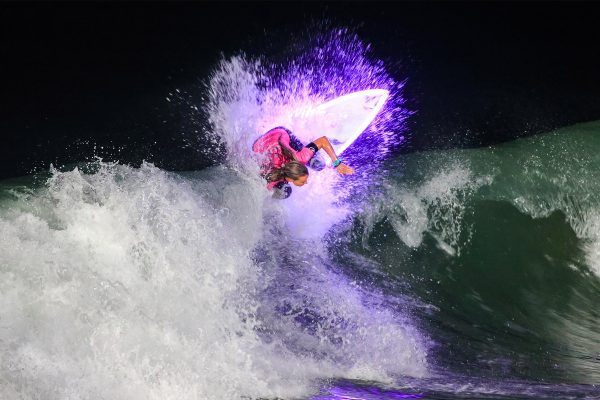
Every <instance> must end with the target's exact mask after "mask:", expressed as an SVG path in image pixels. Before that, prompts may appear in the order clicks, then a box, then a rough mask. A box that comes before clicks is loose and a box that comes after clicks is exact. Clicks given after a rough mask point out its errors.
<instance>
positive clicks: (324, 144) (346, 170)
mask: <svg viewBox="0 0 600 400" xmlns="http://www.w3.org/2000/svg"><path fill="white" fill-rule="evenodd" d="M313 143H314V144H315V146H317V150H320V149H323V150H325V153H327V155H328V156H329V158H331V162H335V160H337V159H338V158H337V156H336V155H335V151H333V146H332V145H331V142H330V141H329V139H327V137H326V136H321V137H320V138H318V139H316V140H314V141H313ZM335 169H336V170H337V172H339V173H340V174H342V175H351V174H353V173H354V170H353V169H352V168H351V167H349V166H347V165H346V164H344V163H340V164H339V165H338V166H337V167H335Z"/></svg>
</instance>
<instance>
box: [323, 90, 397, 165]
mask: <svg viewBox="0 0 600 400" xmlns="http://www.w3.org/2000/svg"><path fill="white" fill-rule="evenodd" d="M388 96H389V91H387V90H385V89H368V90H361V91H359V92H353V93H349V94H346V95H343V96H340V97H337V98H335V99H333V100H330V101H328V102H325V103H323V104H320V105H319V106H317V107H316V108H315V110H314V112H315V114H316V115H315V117H317V118H318V119H319V120H321V122H322V124H319V125H321V126H320V127H319V128H320V129H319V131H318V133H319V135H323V136H327V137H328V138H329V140H330V141H331V144H332V145H333V148H334V150H335V152H336V154H337V155H338V156H339V155H341V154H342V153H343V152H344V150H346V149H347V148H348V147H349V146H350V145H351V144H352V143H353V142H354V141H355V140H356V139H358V137H359V136H360V135H361V133H363V132H364V130H365V129H367V127H368V126H369V124H371V122H372V121H373V120H374V119H375V117H376V116H377V114H378V113H379V111H381V109H382V108H383V105H384V104H385V102H386V100H387V98H388ZM328 161H329V160H328Z"/></svg>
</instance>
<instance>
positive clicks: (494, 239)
mask: <svg viewBox="0 0 600 400" xmlns="http://www.w3.org/2000/svg"><path fill="white" fill-rule="evenodd" d="M386 168H387V170H388V171H391V172H390V176H389V178H388V179H387V181H386V183H385V185H384V186H383V188H382V191H381V192H380V194H379V195H378V196H375V197H374V200H373V202H372V204H371V206H370V207H369V208H367V209H366V210H365V211H364V212H363V213H362V215H361V217H360V218H357V219H356V220H355V221H354V226H353V230H352V241H351V242H350V244H349V247H348V249H349V250H350V251H351V252H352V253H353V254H359V255H360V256H362V257H367V258H369V259H371V260H375V261H376V262H377V264H378V265H379V266H380V267H381V270H380V272H382V274H371V275H369V274H370V272H366V271H365V267H364V266H363V265H360V263H357V262H354V263H353V262H352V260H351V259H349V258H347V259H345V260H344V261H345V262H346V263H347V264H350V265H352V268H353V269H354V271H355V273H356V274H357V275H360V274H362V276H370V279H372V280H374V281H375V282H378V284H379V285H380V286H381V287H383V288H386V289H385V290H388V291H389V292H391V293H394V292H396V293H401V294H402V295H406V296H409V297H412V298H414V299H416V300H418V301H419V302H420V304H421V306H418V307H417V308H416V310H415V311H414V314H415V315H417V316H418V318H419V319H420V321H421V324H422V326H423V328H424V329H425V330H426V331H427V332H428V333H429V336H430V338H431V340H432V342H433V351H432V352H431V353H430V358H431V361H432V363H433V364H434V365H436V366H437V367H438V368H439V370H440V371H446V372H448V371H452V372H453V373H458V374H464V375H467V376H471V377H477V376H478V377H484V378H493V379H515V378H516V379H527V380H533V381H538V382H552V383H563V384H567V383H581V384H596V383H598V382H600V279H599V277H600V268H599V266H600V251H599V249H600V123H599V122H592V123H586V124H579V125H575V126H573V127H568V128H564V129H561V130H559V131H556V132H552V133H549V134H545V135H539V136H535V137H531V138H527V139H523V140H517V141H514V142H511V143H506V144H501V145H498V146H493V147H489V148H479V149H467V150H450V151H439V152H427V153H415V154H410V155H406V156H402V157H398V158H396V159H394V160H391V161H390V162H389V163H388V164H387V165H386Z"/></svg>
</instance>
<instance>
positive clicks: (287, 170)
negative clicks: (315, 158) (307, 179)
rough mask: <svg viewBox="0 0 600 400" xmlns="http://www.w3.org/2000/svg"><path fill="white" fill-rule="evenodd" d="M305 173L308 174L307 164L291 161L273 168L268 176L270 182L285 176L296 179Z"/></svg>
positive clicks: (280, 179)
mask: <svg viewBox="0 0 600 400" xmlns="http://www.w3.org/2000/svg"><path fill="white" fill-rule="evenodd" d="M304 175H308V169H307V168H306V165H304V164H302V163H301V162H298V161H290V162H288V163H286V164H284V165H282V166H281V168H273V170H272V171H271V172H270V173H269V174H268V175H267V177H266V178H267V181H269V182H277V181H282V180H284V179H285V178H290V179H291V180H293V181H295V180H296V179H299V178H301V177H303V176H304Z"/></svg>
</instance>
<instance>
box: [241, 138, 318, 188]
mask: <svg viewBox="0 0 600 400" xmlns="http://www.w3.org/2000/svg"><path fill="white" fill-rule="evenodd" d="M280 141H281V143H282V144H283V145H284V146H286V147H287V148H288V149H289V150H290V151H291V152H292V154H294V156H295V157H296V160H297V161H298V162H301V163H303V164H305V165H306V164H307V163H308V162H309V161H310V159H311V158H312V156H313V155H314V154H315V152H316V146H315V145H314V144H312V143H311V144H309V145H308V146H306V147H304V148H302V150H300V151H296V150H294V149H293V148H292V147H291V146H290V135H289V133H288V131H287V130H286V129H285V128H281V127H279V128H274V129H271V130H270V131H268V132H267V133H265V134H264V135H262V136H261V137H259V138H258V139H256V141H255V142H254V144H253V145H252V150H253V151H254V152H255V153H262V154H265V155H266V156H267V158H268V160H267V162H266V163H265V164H263V165H262V166H261V175H262V176H263V177H264V176H266V175H267V174H268V173H269V172H271V170H273V169H274V168H281V166H282V165H284V164H286V163H288V162H290V161H292V160H290V159H288V158H287V157H286V156H285V155H284V154H283V152H282V151H281V145H280V144H279V142H280ZM279 182H281V181H277V182H269V183H267V188H268V189H269V190H271V189H273V186H275V185H276V184H278V183H279Z"/></svg>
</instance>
